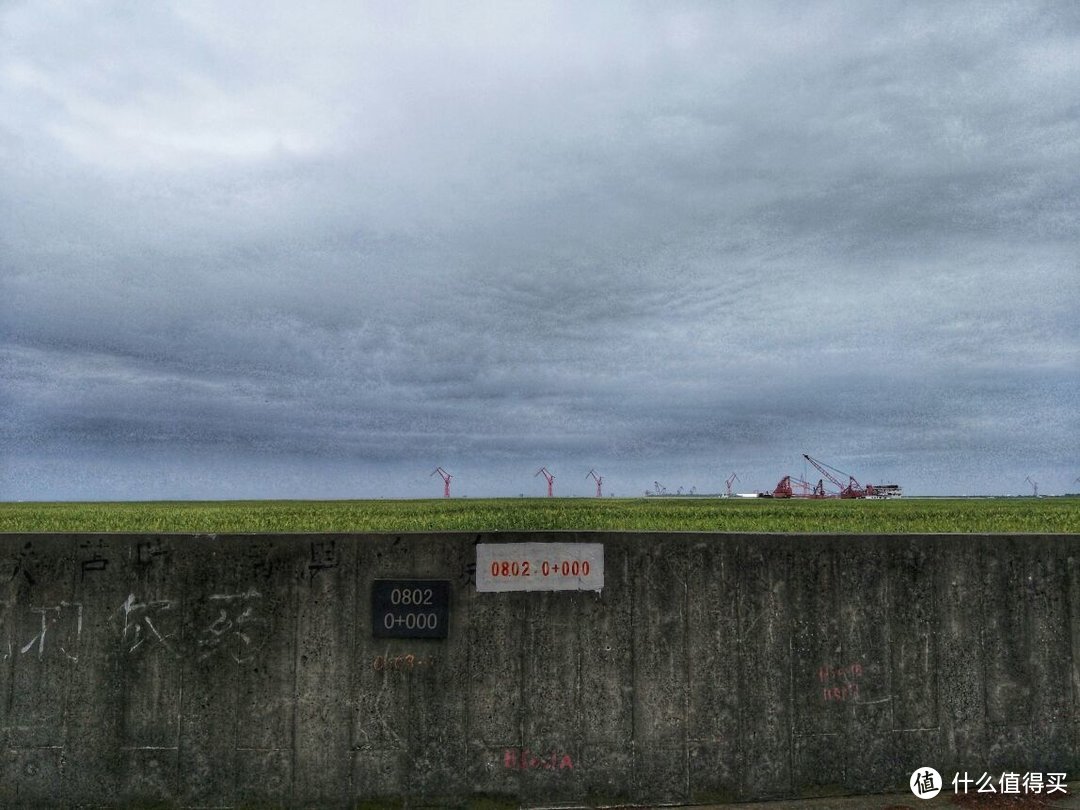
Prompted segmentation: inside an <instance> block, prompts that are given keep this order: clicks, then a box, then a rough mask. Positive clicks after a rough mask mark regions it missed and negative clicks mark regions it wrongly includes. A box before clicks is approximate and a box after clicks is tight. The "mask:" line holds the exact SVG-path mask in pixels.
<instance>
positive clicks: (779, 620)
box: [0, 532, 1080, 807]
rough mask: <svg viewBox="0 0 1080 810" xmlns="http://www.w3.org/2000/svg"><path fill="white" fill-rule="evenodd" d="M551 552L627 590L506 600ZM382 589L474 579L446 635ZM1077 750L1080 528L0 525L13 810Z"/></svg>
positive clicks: (1078, 762) (416, 790)
mask: <svg viewBox="0 0 1080 810" xmlns="http://www.w3.org/2000/svg"><path fill="white" fill-rule="evenodd" d="M525 542H529V543H543V542H554V543H561V544H568V543H601V544H602V545H603V568H604V570H603V584H602V589H601V590H599V591H598V592H597V591H592V590H588V591H574V590H569V591H566V590H563V591H552V590H541V591H531V592H518V591H511V592H501V593H488V592H477V584H476V583H477V579H478V572H477V571H476V560H477V549H476V546H477V544H478V543H481V544H488V543H525ZM485 559H486V558H485ZM554 562H555V563H557V562H558V561H557V560H556V561H554ZM485 565H486V563H485ZM533 573H534V574H537V573H539V572H538V568H534V571H533ZM479 575H480V578H481V580H482V579H483V578H484V576H486V569H485V571H481V572H479ZM378 580H397V581H404V580H437V581H441V582H447V583H448V602H447V604H446V605H445V607H446V608H447V611H448V612H447V613H445V614H441V613H440V614H439V615H438V622H440V623H442V624H440V626H439V627H438V632H439V633H445V637H438V636H437V635H435V636H434V637H410V638H398V637H377V636H376V632H377V627H376V625H378V624H381V626H382V627H383V630H382V631H378V632H382V633H384V634H385V633H389V634H390V635H394V634H395V632H397V631H396V630H395V627H394V625H395V622H397V624H398V625H401V624H402V622H403V621H404V619H408V622H411V623H412V625H413V626H412V627H411V628H409V630H408V631H407V632H412V633H413V634H414V635H417V634H419V633H420V630H419V629H418V627H417V626H418V625H419V624H420V623H423V624H425V626H426V624H427V623H428V622H430V623H431V624H432V625H434V624H435V623H436V618H435V616H436V612H435V610H436V609H435V608H432V612H431V613H430V614H425V618H424V619H419V618H418V615H419V614H417V615H414V616H413V617H412V618H409V616H408V615H407V614H408V610H406V611H405V612H404V613H400V614H397V615H398V619H401V621H398V620H397V619H395V618H394V615H393V614H391V613H386V614H384V613H381V612H379V611H381V610H382V608H381V607H379V606H378V605H377V604H376V602H377V600H376V599H375V598H374V597H373V589H374V588H375V587H376V581H378ZM391 587H393V588H395V589H393V590H387V591H385V593H384V594H383V596H385V597H386V598H387V599H393V600H396V601H395V602H394V605H395V607H394V608H392V609H391V608H387V610H401V609H402V608H401V604H399V603H402V602H406V603H409V604H411V602H412V599H413V597H412V596H410V595H409V594H408V593H406V590H407V589H405V586H394V585H393V583H390V585H387V588H391ZM540 587H542V586H540ZM386 594H391V596H386ZM380 598H382V597H380ZM417 598H419V597H417ZM425 598H426V597H425ZM429 615H430V616H431V617H432V618H426V616H429ZM447 621H448V624H446V623H445V622H447ZM400 629H401V628H400V627H398V628H397V630H400ZM429 629H430V628H429ZM1078 741H1080V536H1076V535H1068V536H1065V535H1049V536H1037V535H1016V536H985V535H933V536H888V537H853V536H810V535H795V536H790V535H788V536H785V535H734V534H629V533H617V532H600V533H592V532H580V533H579V532H551V533H543V532H529V533H520V534H518V533H499V534H489V535H484V534H460V533H458V534H439V535H421V534H416V535H410V534H405V535H229V536H225V535H218V536H208V535H198V536H191V535H156V536H144V535H90V534H84V535H14V534H8V535H0V744H2V759H0V805H2V806H5V807H10V806H30V805H33V804H35V803H38V804H41V805H43V806H56V805H58V804H66V805H86V806H93V805H95V804H96V805H102V806H117V805H118V804H121V805H122V804H123V803H128V804H131V805H136V804H138V803H150V802H158V803H160V804H161V805H163V806H178V807H196V806H197V807H206V806H215V807H231V806H236V807H240V806H245V805H253V804H259V805H260V806H262V805H264V804H265V805H270V806H275V805H284V806H305V805H310V806H319V807H346V806H354V805H355V804H357V803H360V804H361V806H363V802H371V806H382V804H383V803H384V802H385V804H386V806H395V804H394V802H395V801H396V802H398V803H399V804H398V805H396V806H408V807H422V806H435V807H446V806H455V805H460V806H469V803H471V802H479V801H480V800H481V799H484V800H486V803H485V805H484V806H487V807H492V806H499V803H500V802H504V803H505V805H506V806H508V807H511V806H518V805H526V806H527V805H530V804H547V805H550V804H558V803H569V804H614V803H618V802H631V801H633V802H694V801H698V802H708V801H713V802H715V801H726V800H737V799H741V800H749V799H762V798H770V797H786V796H804V795H815V794H831V793H837V794H839V793H864V792H879V791H889V790H905V789H906V787H907V783H908V778H909V777H910V775H911V773H912V771H913V770H914V769H915V768H916V767H919V766H931V767H934V768H936V769H937V770H938V771H940V772H941V773H942V774H943V775H944V776H945V778H946V780H947V781H948V780H949V779H951V774H952V773H954V772H957V771H967V772H968V773H972V774H973V775H978V774H981V773H983V772H984V771H985V772H989V773H991V774H993V775H995V777H996V776H997V775H998V774H1001V773H1003V772H1007V771H1014V772H1019V773H1021V774H1023V773H1026V772H1033V771H1039V772H1044V773H1048V772H1063V773H1066V774H1068V778H1069V779H1075V778H1076V777H1077V775H1078V774H1080V744H1078Z"/></svg>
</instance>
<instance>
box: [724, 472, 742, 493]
mask: <svg viewBox="0 0 1080 810" xmlns="http://www.w3.org/2000/svg"><path fill="white" fill-rule="evenodd" d="M738 480H739V476H737V475H736V474H735V473H732V474H731V475H729V476H728V479H727V480H726V481H725V482H724V486H725V487H726V488H727V496H728V497H729V498H730V497H732V495H731V485H732V484H733V483H735V482H736V481H738ZM740 483H741V482H740Z"/></svg>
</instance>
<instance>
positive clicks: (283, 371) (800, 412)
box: [0, 2, 1080, 499]
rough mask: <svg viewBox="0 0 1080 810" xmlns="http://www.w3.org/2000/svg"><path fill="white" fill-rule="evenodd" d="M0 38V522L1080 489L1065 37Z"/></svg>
mask: <svg viewBox="0 0 1080 810" xmlns="http://www.w3.org/2000/svg"><path fill="white" fill-rule="evenodd" d="M0 44H2V47H0V414H2V415H3V417H4V419H3V421H4V428H3V430H2V431H0V452H2V454H3V456H2V457H3V459H4V461H3V463H2V465H0V498H4V499H35V498H57V499H80V498H87V499H89V498H167V497H287V496H295V497H365V496H380V495H381V496H406V497H408V496H425V495H438V494H439V493H440V492H441V487H440V486H439V484H440V483H441V482H438V481H437V480H436V479H430V478H429V476H428V473H429V472H430V470H431V469H432V468H433V467H434V466H435V465H436V464H442V465H443V466H444V467H446V468H447V469H450V470H451V472H454V473H455V475H456V476H457V478H456V479H455V487H456V491H457V492H460V493H462V494H470V495H474V496H479V495H484V494H500V495H506V494H512V495H516V494H518V493H519V492H526V493H531V494H540V493H541V492H542V487H541V485H540V484H538V483H537V481H538V480H539V479H536V480H534V479H533V478H532V472H533V471H534V470H535V469H536V468H537V467H539V466H540V465H541V464H546V465H547V466H548V467H549V468H551V469H553V470H554V471H555V472H556V474H557V475H559V476H560V479H559V480H560V483H559V485H557V489H561V491H562V492H563V493H564V494H582V495H584V494H587V493H588V492H589V491H590V488H589V484H590V482H588V481H586V480H585V479H584V476H585V474H586V473H587V472H588V470H589V469H590V468H592V467H596V468H597V469H599V470H601V472H602V473H603V474H604V475H605V479H606V481H607V482H608V488H609V490H610V491H614V492H615V493H617V494H625V495H631V494H640V492H641V491H643V490H644V489H645V488H650V487H651V486H652V484H653V482H654V480H660V481H661V482H663V483H664V484H665V485H666V486H667V487H668V488H669V489H670V490H672V491H674V490H675V488H676V487H677V486H683V487H684V488H685V489H689V488H690V487H691V486H694V487H696V488H697V489H698V491H719V490H720V489H721V483H720V482H722V480H723V478H724V477H726V475H728V474H729V473H730V472H731V471H738V472H739V477H740V480H741V481H743V482H744V483H745V488H749V489H754V488H757V489H767V488H771V486H772V485H773V484H774V483H775V481H776V480H777V479H778V478H779V477H780V476H781V475H783V474H786V473H788V472H791V473H795V474H801V473H802V460H801V456H800V454H801V453H803V452H809V453H810V454H811V455H814V456H817V457H819V458H822V459H825V460H827V461H829V462H830V463H831V464H834V465H836V466H839V467H841V468H844V469H850V470H851V471H852V472H854V473H855V474H856V475H857V476H859V477H860V478H863V479H864V480H866V479H868V480H878V481H881V480H884V479H889V480H895V481H898V482H900V483H902V484H904V485H905V486H906V488H907V489H908V491H910V492H924V493H937V492H941V493H953V494H966V493H979V492H986V493H1014V492H1022V491H1024V490H1025V488H1026V486H1027V485H1026V484H1024V478H1025V476H1027V475H1032V476H1033V477H1034V478H1036V479H1037V480H1039V481H1040V482H1041V485H1040V489H1041V490H1042V491H1046V492H1053V491H1058V492H1060V491H1067V490H1069V488H1070V482H1071V481H1072V480H1073V479H1074V478H1075V477H1076V476H1078V475H1080V452H1078V451H1080V439H1078V438H1077V437H1078V436H1080V415H1078V414H1080V408H1078V404H1080V402H1078V400H1080V374H1078V371H1080V352H1078V348H1080V330H1078V329H1077V324H1078V323H1080V266H1078V265H1080V239H1078V233H1077V224H1076V223H1077V222H1078V221H1080V188H1078V186H1080V181H1078V178H1077V174H1076V172H1075V171H1073V170H1071V169H1070V167H1074V166H1077V165H1080V105H1078V102H1077V99H1080V11H1078V10H1077V9H1074V8H1073V7H1071V6H1070V5H1068V4H1053V3H1048V4H1045V5H1039V4H1021V5H1016V4H987V3H981V2H979V3H952V4H946V5H944V6H943V5H941V4H937V3H922V4H919V3H915V4H904V5H903V6H902V7H896V6H895V4H885V3H882V4H862V5H861V6H860V10H859V11H857V12H853V11H852V10H851V9H850V7H848V6H846V5H845V4H836V3H824V2H820V3H809V4H807V3H798V4H796V3H771V4H770V3H766V4H760V3H752V4H751V3H747V4H741V5H740V4H735V5H733V6H732V7H730V8H721V7H717V6H716V5H715V4H712V3H700V4H699V3H690V2H687V3H682V4H675V5H672V4H664V5H663V6H662V7H649V6H647V5H645V4H640V5H634V4H632V5H629V6H628V5H626V4H624V3H610V4H591V5H590V6H589V8H588V9H583V8H581V7H580V4H550V3H544V4H535V5H531V4H514V5H512V6H508V5H506V4H499V3H491V4H486V5H485V4H468V6H467V7H466V8H465V9H462V8H455V9H453V10H452V11H451V10H449V9H447V8H445V7H437V6H434V5H423V4H421V5H410V6H408V7H404V8H403V7H402V6H401V5H400V4H393V3H372V4H364V5H360V6H358V5H356V4H353V3H343V4H340V5H339V6H337V7H334V6H322V7H321V10H320V12H319V13H318V14H313V13H312V12H311V11H310V10H307V9H301V8H299V7H297V6H296V4H270V5H267V4H265V3H262V4H254V3H251V4H244V3H240V4H230V5H229V6H228V8H227V9H223V8H221V7H220V4H214V3H208V2H207V3H198V2H185V3H182V4H176V5H175V6H173V7H170V6H168V5H154V6H145V7H143V6H137V7H132V6H130V5H120V4H98V3H80V4H68V3H57V4H42V3H33V4H30V3H15V4H9V5H7V6H5V7H4V8H3V9H0ZM577 479H581V480H580V481H577ZM433 480H434V481H435V483H432V481H433ZM1072 489H1073V490H1074V491H1075V486H1073V487H1072Z"/></svg>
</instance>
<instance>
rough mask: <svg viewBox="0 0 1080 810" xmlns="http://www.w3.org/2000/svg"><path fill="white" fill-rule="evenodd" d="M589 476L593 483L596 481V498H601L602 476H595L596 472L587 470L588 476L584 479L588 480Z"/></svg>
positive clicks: (602, 495)
mask: <svg viewBox="0 0 1080 810" xmlns="http://www.w3.org/2000/svg"><path fill="white" fill-rule="evenodd" d="M590 476H591V477H592V478H593V480H594V481H596V497H597V498H603V497H604V493H603V492H602V491H601V490H600V487H601V486H602V485H603V483H604V476H602V475H597V474H596V470H589V475H586V476H585V477H586V478H589V477H590Z"/></svg>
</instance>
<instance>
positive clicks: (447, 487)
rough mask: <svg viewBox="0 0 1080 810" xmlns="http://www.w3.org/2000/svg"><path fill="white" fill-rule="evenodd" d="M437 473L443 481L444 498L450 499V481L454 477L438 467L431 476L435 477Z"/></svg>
mask: <svg viewBox="0 0 1080 810" xmlns="http://www.w3.org/2000/svg"><path fill="white" fill-rule="evenodd" d="M435 473H438V474H439V475H440V476H441V477H442V480H443V497H444V498H449V497H450V479H451V478H453V477H454V476H452V475H451V474H450V473H448V472H447V471H446V470H444V469H443V468H442V467H436V468H435V469H434V470H432V471H431V475H434V474H435ZM431 475H429V476H428V478H430V477H431Z"/></svg>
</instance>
